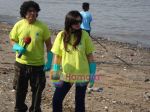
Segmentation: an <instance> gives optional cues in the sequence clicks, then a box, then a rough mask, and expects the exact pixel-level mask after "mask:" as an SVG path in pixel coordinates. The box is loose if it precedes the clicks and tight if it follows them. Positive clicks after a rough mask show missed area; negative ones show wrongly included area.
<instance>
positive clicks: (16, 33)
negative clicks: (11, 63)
mask: <svg viewBox="0 0 150 112" xmlns="http://www.w3.org/2000/svg"><path fill="white" fill-rule="evenodd" d="M9 36H10V39H11V40H15V41H16V42H18V44H19V45H21V46H24V42H23V39H24V38H26V37H31V42H30V44H29V45H27V46H26V52H25V53H24V54H23V55H22V56H21V58H17V56H18V53H17V52H16V61H17V62H19V63H21V64H26V65H33V66H39V65H43V64H44V41H46V40H47V39H49V38H50V31H49V29H48V26H47V25H46V24H44V23H42V22H41V21H39V20H36V21H35V22H34V23H33V24H29V23H28V21H27V20H26V19H22V20H20V21H18V22H17V23H16V24H15V25H14V27H13V29H12V30H11V32H10V35H9Z"/></svg>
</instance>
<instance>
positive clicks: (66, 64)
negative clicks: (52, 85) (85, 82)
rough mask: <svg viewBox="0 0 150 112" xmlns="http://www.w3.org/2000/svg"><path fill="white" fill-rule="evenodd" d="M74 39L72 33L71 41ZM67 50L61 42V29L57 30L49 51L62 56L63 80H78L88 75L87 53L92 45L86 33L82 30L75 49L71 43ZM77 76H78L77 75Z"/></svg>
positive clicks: (92, 49) (92, 47)
mask: <svg viewBox="0 0 150 112" xmlns="http://www.w3.org/2000/svg"><path fill="white" fill-rule="evenodd" d="M74 40H75V37H74V35H73V34H72V35H71V43H73V41H74ZM67 50H69V52H67V51H66V50H65V48H64V43H63V31H61V32H59V33H58V35H57V37H56V39H55V41H54V44H53V47H52V49H51V51H52V52H53V53H54V54H56V55H59V56H61V57H62V63H61V65H62V73H63V80H65V81H69V82H70V81H73V82H75V81H78V80H80V79H84V78H86V76H87V77H88V76H89V63H88V60H87V55H88V54H90V53H92V52H93V51H94V45H93V43H92V40H91V38H90V36H89V35H88V33H87V32H86V31H82V37H81V41H80V44H79V45H78V46H77V49H75V48H73V46H72V45H70V44H68V45H67ZM78 76H79V77H78ZM82 76H83V77H82Z"/></svg>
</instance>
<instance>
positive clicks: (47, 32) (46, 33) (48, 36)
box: [43, 25, 51, 41]
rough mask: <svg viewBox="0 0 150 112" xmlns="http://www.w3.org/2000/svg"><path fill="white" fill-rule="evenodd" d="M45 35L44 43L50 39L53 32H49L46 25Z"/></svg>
mask: <svg viewBox="0 0 150 112" xmlns="http://www.w3.org/2000/svg"><path fill="white" fill-rule="evenodd" d="M43 31H44V33H43V35H44V41H46V40H47V39H49V38H50V35H51V31H50V30H49V28H48V26H47V25H44V29H43Z"/></svg>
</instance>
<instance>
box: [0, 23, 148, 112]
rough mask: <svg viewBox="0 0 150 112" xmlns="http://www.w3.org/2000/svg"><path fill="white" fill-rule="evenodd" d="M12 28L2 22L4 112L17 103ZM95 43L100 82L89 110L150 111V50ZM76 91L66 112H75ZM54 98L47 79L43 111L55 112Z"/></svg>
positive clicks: (0, 111) (0, 107) (0, 105)
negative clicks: (14, 86)
mask: <svg viewBox="0 0 150 112" xmlns="http://www.w3.org/2000/svg"><path fill="white" fill-rule="evenodd" d="M10 29H11V25H8V24H6V23H0V79H1V80H0V112H13V108H14V101H15V100H14V99H15V97H14V90H13V89H12V80H13V76H14V66H13V63H14V59H15V54H14V53H13V52H12V50H11V46H10V44H9V38H8V34H9V31H10ZM55 34H56V33H53V36H52V40H54V37H55ZM93 42H94V44H95V46H96V52H95V58H96V61H97V75H100V80H97V81H96V84H95V88H94V90H93V91H92V92H91V93H89V92H87V94H86V111H87V112H150V49H148V48H141V47H140V45H131V44H128V43H120V42H114V41H108V40H106V39H103V38H97V39H96V40H95V39H94V40H93ZM48 75H49V73H47V76H48ZM74 89H75V88H74V86H73V87H72V89H71V90H70V92H69V93H68V95H67V96H66V98H65V100H64V112H74V107H75V106H74ZM96 89H99V90H100V91H96ZM52 96H53V89H52V87H51V86H50V82H49V81H48V78H47V85H46V88H45V90H44V93H43V97H42V109H43V112H51V111H52ZM26 103H27V104H28V106H29V105H30V103H31V92H30V88H29V93H28V96H27V99H26Z"/></svg>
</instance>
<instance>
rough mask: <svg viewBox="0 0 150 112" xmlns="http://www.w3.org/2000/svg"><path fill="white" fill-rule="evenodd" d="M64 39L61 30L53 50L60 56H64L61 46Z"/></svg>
mask: <svg viewBox="0 0 150 112" xmlns="http://www.w3.org/2000/svg"><path fill="white" fill-rule="evenodd" d="M61 41H62V32H59V33H58V35H57V36H56V38H55V41H54V44H53V46H52V49H51V51H52V52H53V53H54V54H56V55H59V56H62V49H61V48H60V46H61Z"/></svg>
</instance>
